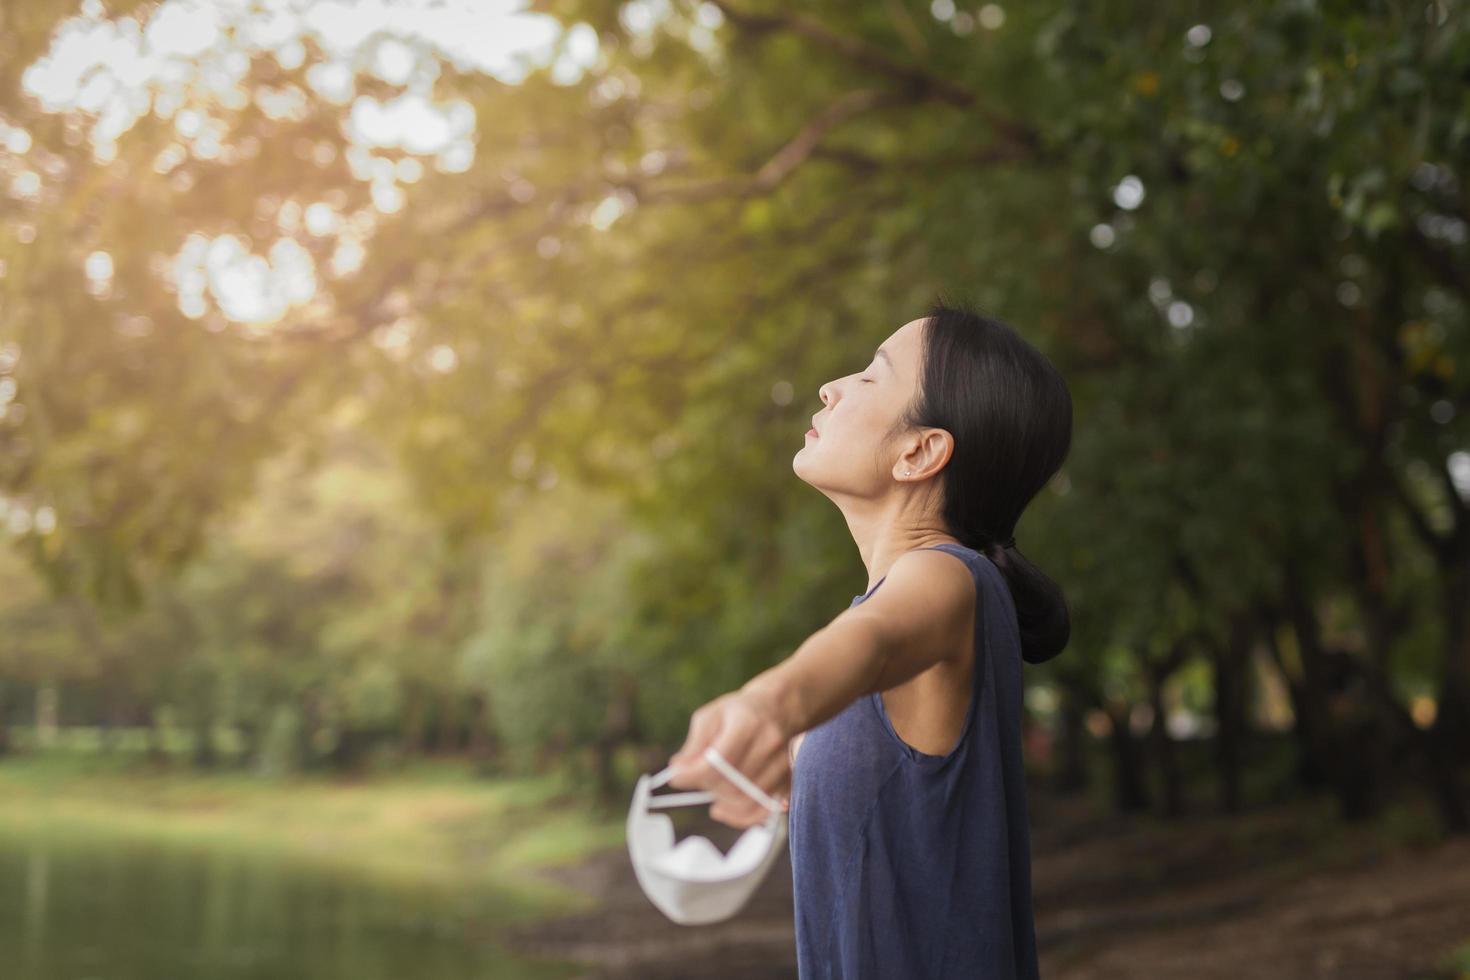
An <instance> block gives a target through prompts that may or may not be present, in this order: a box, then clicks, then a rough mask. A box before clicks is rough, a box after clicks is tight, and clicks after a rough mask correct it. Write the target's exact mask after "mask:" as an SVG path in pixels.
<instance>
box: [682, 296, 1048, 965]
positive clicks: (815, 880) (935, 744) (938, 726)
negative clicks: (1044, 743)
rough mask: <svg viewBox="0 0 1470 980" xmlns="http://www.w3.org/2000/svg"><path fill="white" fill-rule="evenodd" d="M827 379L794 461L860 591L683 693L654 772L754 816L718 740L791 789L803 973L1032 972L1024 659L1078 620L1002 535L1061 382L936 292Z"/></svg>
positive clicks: (1042, 651) (1043, 464) (733, 757)
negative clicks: (791, 649) (716, 682)
mask: <svg viewBox="0 0 1470 980" xmlns="http://www.w3.org/2000/svg"><path fill="white" fill-rule="evenodd" d="M820 397H821V400H822V403H823V405H824V408H823V410H822V411H820V412H818V413H817V415H816V417H815V418H814V419H813V425H814V427H813V429H812V430H810V431H808V432H807V435H806V445H805V446H803V447H802V449H801V451H800V452H798V453H797V454H796V458H795V459H794V460H793V461H792V467H793V469H794V470H795V471H796V474H797V476H799V477H800V478H801V479H802V480H804V481H806V482H807V483H809V484H811V485H812V486H814V487H816V488H817V489H818V490H820V491H821V492H822V493H823V494H825V495H826V496H827V497H828V498H830V499H831V500H832V502H833V503H835V504H836V505H837V507H838V508H839V509H840V510H841V511H842V514H843V517H844V518H845V519H846V520H847V526H848V528H849V529H850V530H851V531H852V536H853V540H854V542H855V543H856V544H857V547H858V551H859V553H860V554H861V555H862V557H863V562H864V564H865V565H866V566H867V568H868V582H869V585H868V589H867V591H866V592H864V593H863V594H862V595H860V596H856V597H854V599H853V601H852V604H851V607H850V608H849V609H848V610H846V611H844V612H843V613H842V614H841V615H839V616H838V617H837V618H836V619H835V620H833V621H832V622H831V623H830V624H829V625H827V626H825V627H823V628H822V629H820V630H818V631H817V632H816V633H815V634H813V635H812V636H811V637H810V638H808V639H807V640H806V641H805V642H804V643H803V644H802V645H801V646H800V647H799V648H798V649H797V651H796V652H795V653H794V654H792V655H791V656H790V657H788V658H787V659H786V660H784V661H782V662H781V663H780V664H778V665H776V666H775V667H772V668H770V669H769V670H766V671H763V672H762V673H760V674H758V675H757V676H756V677H754V678H752V679H751V680H750V681H749V682H748V683H747V684H745V685H744V686H743V687H742V688H741V689H740V690H738V691H734V692H731V693H729V694H725V695H723V696H721V697H719V698H716V699H715V700H714V701H711V702H710V703H708V704H706V705H704V706H702V707H701V708H699V709H698V710H697V711H695V712H694V715H693V717H692V718H691V720H690V726H689V734H688V737H687V739H686V740H685V742H684V745H683V746H682V747H681V748H680V750H679V751H678V752H677V753H676V754H675V755H674V757H673V758H672V759H671V760H670V761H671V764H672V765H673V766H674V767H675V768H674V774H673V776H672V778H671V779H670V785H672V786H676V787H680V788H685V787H688V788H699V789H705V790H709V791H711V792H712V793H713V794H714V796H715V802H714V803H713V804H711V807H710V815H711V817H713V818H714V819H716V820H719V821H721V822H723V823H726V824H729V825H731V826H734V827H747V826H750V825H752V824H755V823H758V822H760V821H761V820H762V819H763V818H764V816H765V815H766V814H765V811H764V810H763V809H762V808H761V807H760V806H759V805H757V804H756V803H755V801H754V800H752V799H751V798H750V797H748V796H746V795H745V794H744V793H742V792H741V791H740V790H739V789H738V788H737V787H736V786H735V785H734V784H733V783H731V782H730V781H729V780H728V779H725V778H724V777H723V776H721V775H720V774H719V772H718V771H716V770H715V769H714V768H713V767H712V766H710V765H709V763H708V762H707V761H705V760H704V759H703V758H702V754H703V752H704V750H705V749H706V748H708V747H709V746H714V747H715V748H716V749H718V750H719V751H720V753H721V754H723V755H724V757H725V758H726V759H727V760H729V761H730V762H731V763H732V764H733V765H734V766H735V767H736V768H737V769H739V770H740V771H741V772H743V773H745V774H747V775H748V776H750V777H751V779H753V780H754V781H755V782H756V784H758V785H759V786H760V787H761V788H762V789H764V790H766V791H767V792H768V793H770V794H771V795H773V796H775V797H776V798H778V799H781V800H782V801H783V802H784V803H785V805H786V806H787V808H788V811H789V819H790V847H791V867H792V878H793V891H794V897H795V906H796V950H797V962H798V968H799V970H800V975H801V977H802V978H803V980H817V978H826V977H831V978H848V980H852V978H882V980H901V978H949V977H966V978H980V980H1002V978H1005V980H1010V978H1035V977H1036V976H1037V962H1036V939H1035V928H1034V922H1033V918H1032V908H1031V869H1030V861H1031V854H1030V833H1029V828H1028V825H1027V816H1026V784H1025V774H1024V771H1023V769H1022V761H1021V760H1022V756H1021V734H1022V726H1021V720H1022V704H1021V693H1022V682H1021V662H1022V660H1025V661H1027V662H1030V663H1040V662H1042V661H1045V660H1048V659H1050V658H1051V657H1053V656H1055V655H1056V654H1058V653H1060V652H1061V651H1062V649H1063V647H1065V646H1066V644H1067V639H1068V636H1069V633H1070V621H1069V618H1068V614H1067V607H1066V602H1065V600H1064V598H1063V596H1062V593H1061V591H1060V589H1058V587H1057V586H1056V584H1055V583H1053V582H1052V581H1051V580H1050V579H1049V578H1047V577H1046V576H1045V575H1044V574H1042V572H1041V571H1040V570H1038V569H1037V568H1036V567H1035V566H1034V565H1032V564H1031V563H1030V562H1028V561H1027V560H1026V559H1025V558H1023V557H1022V556H1021V555H1020V553H1019V551H1017V550H1016V549H1015V546H1014V540H1013V539H1012V538H1011V535H1012V529H1013V528H1014V527H1015V524H1016V522H1017V520H1018V519H1019V518H1020V516H1021V513H1022V511H1023V510H1024V509H1025V508H1026V505H1027V504H1028V503H1029V502H1030V501H1031V499H1032V498H1033V497H1034V496H1035V495H1036V494H1037V492H1038V491H1040V490H1041V488H1042V487H1043V486H1045V485H1046V483H1047V482H1048V481H1049V480H1050V479H1051V477H1052V476H1053V474H1055V473H1056V471H1057V469H1058V468H1059V467H1060V466H1061V465H1062V461H1063V460H1064V459H1065V458H1066V456H1067V452H1068V450H1069V448H1070V446H1071V432H1072V400H1071V396H1070V394H1069V393H1068V391H1067V386H1066V384H1065V382H1064V381H1063V380H1062V378H1061V376H1060V375H1059V374H1058V373H1057V371H1056V369H1055V368H1054V367H1053V366H1052V364H1051V363H1050V362H1049V361H1047V359H1046V358H1045V357H1044V356H1042V354H1041V353H1040V352H1039V351H1037V350H1036V349H1035V348H1034V347H1032V346H1031V345H1030V344H1028V343H1027V342H1026V341H1024V340H1022V339H1021V338H1020V337H1019V336H1018V335H1017V334H1016V333H1015V332H1014V331H1013V330H1012V329H1011V328H1010V327H1009V326H1007V325H1006V324H1004V323H1002V322H1001V321H999V320H996V319H994V318H992V317H988V316H985V315H982V314H980V313H977V312H974V311H971V310H969V309H966V308H964V307H962V306H951V305H947V304H945V303H944V302H943V301H941V302H938V303H936V304H935V305H934V306H932V307H931V308H930V310H929V312H928V314H927V316H925V317H923V318H920V319H917V320H913V321H910V322H909V323H906V324H904V325H903V326H902V327H901V328H899V329H898V330H897V331H896V332H895V333H894V334H893V335H892V336H890V337H889V338H888V339H887V340H885V341H884V342H883V344H882V345H881V346H880V347H879V348H878V350H877V351H876V353H875V354H874V357H873V360H872V361H871V363H869V364H868V366H867V367H866V368H865V369H864V370H863V371H862V372H861V373H859V374H856V375H848V376H847V377H844V378H839V379H838V380H836V381H832V382H829V383H828V384H826V385H823V386H822V388H821V391H820ZM798 757H799V760H800V764H799V765H796V761H797V759H798ZM788 792H789V795H788Z"/></svg>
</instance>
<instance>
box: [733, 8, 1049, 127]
mask: <svg viewBox="0 0 1470 980" xmlns="http://www.w3.org/2000/svg"><path fill="white" fill-rule="evenodd" d="M711 2H712V3H713V4H714V5H715V6H716V7H718V8H719V9H720V12H721V13H723V14H724V15H725V16H726V17H727V18H729V20H730V22H731V23H732V24H734V25H735V26H736V27H738V28H740V29H741V30H743V31H745V32H746V33H747V34H751V35H753V36H760V35H762V34H768V33H771V32H774V31H791V32H792V33H794V34H799V35H801V36H802V37H805V38H807V39H808V40H811V41H814V42H816V43H817V44H819V45H821V46H822V47H824V48H828V49H830V50H832V51H836V52H837V53H838V54H840V55H842V56H843V57H844V58H846V59H847V60H848V61H851V62H852V63H854V64H857V65H861V66H862V67H864V68H867V69H870V70H872V71H875V72H877V73H878V74H880V75H884V76H886V77H888V78H892V79H895V80H896V81H900V82H903V83H904V84H905V85H906V86H908V87H910V88H912V89H914V90H916V91H918V92H920V93H922V94H923V95H924V96H925V97H926V98H932V99H935V100H937V101H940V102H947V103H949V104H951V105H956V106H960V107H962V108H966V109H970V110H972V111H974V112H975V113H976V114H978V115H979V116H980V117H981V118H982V119H984V120H985V121H986V123H988V124H989V125H990V126H991V127H993V128H994V129H995V130H996V132H998V133H1000V134H1002V135H1003V136H1005V138H1006V139H1008V140H1011V141H1012V142H1016V143H1020V144H1022V145H1024V146H1030V147H1032V148H1036V147H1039V146H1040V138H1039V137H1038V135H1037V133H1036V131H1035V130H1034V129H1032V128H1031V127H1029V126H1027V125H1025V124H1023V123H1020V122H1017V121H1015V120H1012V119H1007V118H1005V117H1003V116H1001V115H1000V114H999V113H996V112H994V111H993V110H991V109H988V108H986V107H985V106H983V105H981V104H980V100H979V97H978V96H976V94H975V93H974V92H971V91H970V90H968V89H966V88H964V87H963V86H961V85H957V84H955V83H954V82H952V81H950V80H949V79H947V78H943V77H941V76H939V75H935V74H933V73H931V72H928V71H925V70H924V69H923V68H920V67H918V66H916V65H907V64H904V63H903V62H900V61H895V60H894V59H893V58H891V57H889V55H888V53H887V52H886V51H884V50H883V49H882V48H880V47H878V46H876V45H874V44H870V43H868V42H867V41H864V40H862V39H860V38H854V37H848V36H847V35H844V34H838V33H837V32H835V31H833V30H832V29H831V28H829V27H827V26H826V25H824V24H822V23H821V22H820V21H818V20H815V19H813V18H811V17H807V16H806V15H804V14H798V13H781V14H754V13H749V12H747V11H742V10H739V9H736V8H735V7H733V6H731V5H730V3H729V0H711Z"/></svg>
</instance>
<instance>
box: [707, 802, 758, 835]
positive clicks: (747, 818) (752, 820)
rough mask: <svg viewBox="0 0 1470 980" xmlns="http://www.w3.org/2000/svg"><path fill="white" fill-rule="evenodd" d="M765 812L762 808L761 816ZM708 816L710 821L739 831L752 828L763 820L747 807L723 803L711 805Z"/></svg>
mask: <svg viewBox="0 0 1470 980" xmlns="http://www.w3.org/2000/svg"><path fill="white" fill-rule="evenodd" d="M765 812H766V811H765V808H764V807H762V808H761V814H764V813H765ZM709 815H710V819H712V820H717V821H719V822H720V823H722V824H724V825H725V826H727V827H735V828H737V829H740V830H744V829H745V828H747V827H753V826H755V825H756V824H758V823H760V822H761V820H762V819H763V817H762V816H760V815H757V814H754V813H752V812H751V810H750V807H748V806H744V805H742V804H738V803H725V802H719V803H714V804H712V805H711V806H710V809H709Z"/></svg>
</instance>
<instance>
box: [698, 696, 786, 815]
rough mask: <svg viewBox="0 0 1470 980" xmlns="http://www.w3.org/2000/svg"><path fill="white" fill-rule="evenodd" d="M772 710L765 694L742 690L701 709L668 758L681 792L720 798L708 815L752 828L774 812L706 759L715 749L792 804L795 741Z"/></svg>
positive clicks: (749, 776) (735, 765)
mask: <svg viewBox="0 0 1470 980" xmlns="http://www.w3.org/2000/svg"><path fill="white" fill-rule="evenodd" d="M792 734H793V733H788V732H786V731H785V730H784V729H783V728H782V726H781V724H780V722H779V721H778V719H777V718H776V713H775V711H774V710H773V709H772V706H771V704H770V702H769V700H767V698H765V697H764V696H763V695H762V694H760V693H758V692H755V691H752V690H747V689H744V688H742V689H741V690H739V691H731V692H730V693H729V694H722V695H720V696H719V697H717V698H715V699H714V700H713V701H710V702H709V703H707V704H705V705H702V706H700V707H699V708H696V709H695V711H694V714H693V715H691V716H690V719H689V735H688V737H687V738H685V740H684V745H683V746H682V747H681V748H680V749H679V751H678V752H675V753H674V755H673V757H672V758H670V759H669V764H670V765H672V766H673V767H674V772H673V773H672V774H671V776H670V778H669V785H670V786H673V787H675V788H676V789H702V790H709V791H710V792H712V793H713V794H714V796H715V801H714V802H713V803H711V804H710V809H709V815H710V816H711V817H712V818H713V819H715V820H718V821H719V822H720V823H723V824H727V825H729V826H731V827H741V828H744V827H753V826H755V825H756V824H758V823H762V822H764V821H765V819H766V818H767V817H768V816H770V811H769V810H767V809H766V808H765V807H764V806H762V805H761V804H760V802H759V801H757V800H755V799H753V798H752V797H750V796H749V795H747V794H746V793H745V791H744V790H742V789H741V788H740V787H739V786H736V785H735V784H734V783H733V782H731V781H730V780H729V779H726V778H725V776H724V775H723V774H722V773H721V772H720V771H719V770H718V769H716V768H715V767H714V766H712V765H710V762H709V760H708V759H706V758H704V752H705V750H706V749H708V748H710V747H711V746H713V747H714V749H715V751H717V752H719V753H720V755H722V756H724V757H725V760H726V761H727V762H729V763H730V765H732V766H734V767H735V768H736V769H738V770H739V771H740V772H741V773H742V774H744V775H745V776H746V777H747V778H748V779H749V780H750V781H751V782H753V783H755V784H756V785H757V786H759V787H760V788H761V789H763V790H765V791H766V792H767V793H768V794H770V795H771V796H772V797H774V798H776V799H777V800H780V801H781V804H782V806H783V807H786V806H789V798H790V795H791V756H790V748H789V747H790V742H791V735H792Z"/></svg>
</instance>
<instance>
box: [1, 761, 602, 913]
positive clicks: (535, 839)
mask: <svg viewBox="0 0 1470 980" xmlns="http://www.w3.org/2000/svg"><path fill="white" fill-rule="evenodd" d="M568 783H569V780H566V779H565V778H564V777H561V776H538V777H534V778H505V779H488V778H477V777H475V776H474V775H473V774H472V773H471V771H470V769H469V767H468V766H466V765H461V764H454V763H433V764H428V763H426V764H416V765H415V766H413V767H411V768H409V769H407V770H405V771H403V772H401V773H395V774H391V775H389V774H379V775H374V776H371V777H369V778H366V779H357V780H345V779H333V778H331V777H325V776H318V777H291V778H284V777H283V778H274V779H272V778H266V777H262V776H259V775H255V774H250V773H245V772H222V773H218V774H201V773H196V772H191V771H188V770H175V769H169V770H154V769H149V768H147V767H145V766H141V765H139V764H138V763H137V762H136V761H135V760H133V761H130V760H128V759H127V758H126V757H125V756H123V757H116V758H114V757H109V756H106V755H96V754H91V753H78V752H59V753H47V754H38V755H27V756H21V757H9V758H7V759H5V760H3V761H0V834H5V835H10V836H16V837H25V838H34V837H38V836H44V837H47V838H50V839H57V838H61V839H66V838H74V839H77V840H82V839H85V840H86V841H88V842H90V843H94V844H95V843H96V842H98V841H99V840H115V841H118V842H120V843H124V842H130V841H132V842H139V843H149V844H158V845H165V846H177V847H183V848H196V849H202V850H207V851H210V852H220V851H229V852H246V853H251V854H260V855H263V856H272V857H278V858H281V859H287V860H290V861H292V862H296V863H300V864H304V865H308V866H320V867H322V868H323V869H326V870H332V871H337V872H347V873H351V874H354V875H361V876H365V877H368V878H372V879H377V880H382V881H384V882H385V883H392V884H402V885H427V886H444V887H447V888H460V887H465V886H471V887H485V888H493V889H494V890H495V891H497V892H500V893H502V894H503V895H504V896H505V897H506V898H507V899H509V900H511V902H510V907H511V908H512V909H513V910H515V912H516V913H517V914H524V915H533V914H544V913H547V912H550V911H556V910H564V909H571V908H576V907H578V906H579V905H580V904H581V901H580V896H578V895H576V894H574V893H570V892H568V891H566V890H565V889H562V888H559V887H556V886H554V885H552V884H551V883H549V882H547V881H546V880H544V879H538V878H536V877H535V876H534V875H533V872H534V871H535V870H536V869H538V868H544V867H547V866H551V865H556V864H561V863H564V862H570V861H575V860H577V859H578V858H580V857H582V856H584V855H586V854H587V853H589V852H592V851H596V850H600V849H603V848H606V847H612V846H616V845H617V844H620V843H621V842H622V840H623V830H624V825H623V819H622V816H621V815H613V814H607V813H605V812H599V811H598V810H597V809H596V808H595V807H593V806H592V805H591V804H590V803H589V802H587V801H585V800H583V799H581V798H580V797H579V796H578V795H577V794H575V793H573V792H572V791H571V789H570V787H569V785H568Z"/></svg>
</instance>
